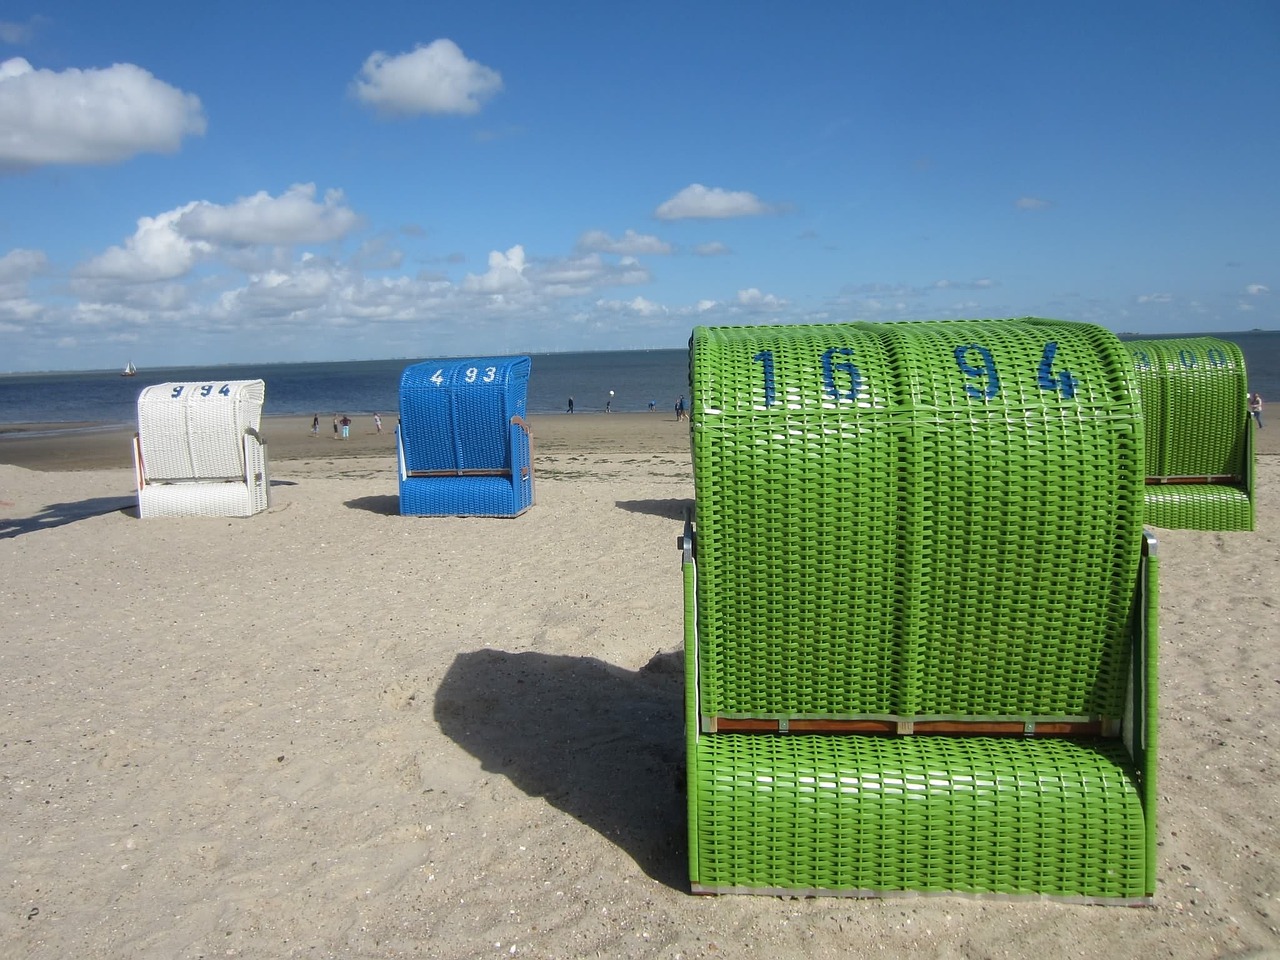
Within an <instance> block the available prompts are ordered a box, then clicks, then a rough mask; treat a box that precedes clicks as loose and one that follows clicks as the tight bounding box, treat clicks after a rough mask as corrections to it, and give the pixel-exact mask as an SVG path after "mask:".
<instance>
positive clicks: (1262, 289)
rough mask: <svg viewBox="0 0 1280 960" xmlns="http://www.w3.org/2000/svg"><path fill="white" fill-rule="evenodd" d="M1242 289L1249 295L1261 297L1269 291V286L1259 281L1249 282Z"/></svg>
mask: <svg viewBox="0 0 1280 960" xmlns="http://www.w3.org/2000/svg"><path fill="white" fill-rule="evenodd" d="M1244 291H1245V293H1247V294H1249V296H1251V297H1263V296H1266V295H1267V294H1268V293H1270V292H1271V288H1270V287H1268V286H1265V285H1264V284H1261V283H1251V284H1249V285H1248V286H1247V287H1245V288H1244Z"/></svg>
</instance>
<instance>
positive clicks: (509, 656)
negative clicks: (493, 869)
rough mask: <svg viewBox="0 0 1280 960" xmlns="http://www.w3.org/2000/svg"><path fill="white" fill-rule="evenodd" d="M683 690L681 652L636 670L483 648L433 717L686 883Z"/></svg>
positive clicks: (656, 870)
mask: <svg viewBox="0 0 1280 960" xmlns="http://www.w3.org/2000/svg"><path fill="white" fill-rule="evenodd" d="M683 696H684V682H683V653H682V652H674V653H659V654H656V655H655V656H654V657H653V659H652V660H650V661H649V663H647V664H646V665H645V666H644V667H642V668H641V669H639V670H637V671H635V672H634V673H633V672H631V671H628V670H624V669H621V668H618V667H615V666H612V665H611V664H608V663H605V662H603V661H601V660H596V659H593V658H591V657H567V656H553V655H551V654H544V653H536V652H528V653H506V652H503V651H501V650H477V651H474V652H472V653H463V654H459V655H458V657H457V658H456V659H455V660H454V661H453V664H452V665H451V666H450V667H449V670H448V672H447V673H446V674H445V676H444V679H443V680H442V682H441V684H440V688H439V691H438V692H437V694H436V700H435V718H436V722H437V723H439V724H440V729H441V730H443V731H444V733H445V734H446V735H447V736H448V737H450V738H451V739H452V740H453V741H454V742H455V743H457V744H458V745H459V746H461V747H462V748H463V749H465V750H466V751H467V752H468V753H470V754H472V755H473V756H475V757H476V758H478V759H479V760H480V762H481V763H482V764H483V766H484V769H485V770H488V771H491V772H493V773H498V774H501V775H502V776H504V777H506V778H507V779H509V780H510V781H511V782H512V783H513V784H515V785H516V786H517V787H519V788H520V789H521V790H523V791H524V792H525V793H527V794H529V795H530V796H537V797H543V798H545V799H546V800H547V802H548V803H550V804H552V805H553V806H555V807H557V808H558V809H560V810H563V811H564V812H565V813H568V814H569V815H570V816H572V817H574V818H576V819H577V820H579V821H581V822H582V823H585V824H586V825H587V826H589V827H591V828H592V829H593V830H595V831H597V832H598V833H600V834H601V835H603V836H604V837H606V838H607V839H609V840H610V841H611V842H613V843H615V844H617V845H618V846H619V847H621V848H622V849H623V850H625V851H626V852H627V853H628V854H629V855H630V856H631V857H632V859H634V860H635V862H636V863H637V864H638V865H639V866H640V868H641V869H642V870H643V871H644V872H645V873H646V874H648V875H649V876H650V877H652V878H653V879H655V880H657V881H659V882H660V883H664V884H666V885H667V886H670V887H673V888H675V889H679V890H685V889H687V888H688V872H687V867H686V860H685V850H686V839H685V816H684V721H683V707H682V700H683Z"/></svg>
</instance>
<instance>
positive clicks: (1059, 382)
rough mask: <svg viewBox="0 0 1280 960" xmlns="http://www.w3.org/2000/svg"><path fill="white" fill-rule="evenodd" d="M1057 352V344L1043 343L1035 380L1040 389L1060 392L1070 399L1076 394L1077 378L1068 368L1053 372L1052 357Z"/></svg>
mask: <svg viewBox="0 0 1280 960" xmlns="http://www.w3.org/2000/svg"><path fill="white" fill-rule="evenodd" d="M1057 354H1058V345H1057V344H1056V343H1053V342H1050V343H1046V344H1045V345H1044V353H1043V354H1042V355H1041V357H1040V369H1039V371H1038V372H1037V373H1036V381H1037V382H1038V383H1039V384H1040V389H1041V390H1048V391H1049V392H1050V393H1060V394H1062V396H1063V397H1064V398H1065V399H1067V400H1071V399H1074V397H1075V395H1076V384H1077V380H1076V378H1075V377H1073V376H1072V375H1071V371H1070V370H1059V371H1058V372H1057V373H1054V372H1053V358H1054V357H1055V356H1057Z"/></svg>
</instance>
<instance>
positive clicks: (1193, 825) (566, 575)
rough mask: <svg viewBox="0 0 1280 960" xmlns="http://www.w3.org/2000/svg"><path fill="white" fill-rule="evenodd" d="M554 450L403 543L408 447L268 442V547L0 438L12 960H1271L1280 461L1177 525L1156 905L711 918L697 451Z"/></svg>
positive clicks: (65, 457)
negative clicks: (1190, 523) (692, 718)
mask: <svg viewBox="0 0 1280 960" xmlns="http://www.w3.org/2000/svg"><path fill="white" fill-rule="evenodd" d="M534 421H535V422H534V430H535V439H536V442H537V448H536V449H537V497H538V502H537V505H536V506H535V507H534V508H533V509H532V510H531V511H529V513H527V514H526V515H525V516H523V517H521V518H518V519H515V520H467V519H427V518H402V517H400V516H398V515H397V514H396V510H397V500H396V483H395V476H394V458H393V455H392V447H391V444H392V443H393V441H392V439H391V437H390V425H388V428H387V430H386V432H385V433H384V434H383V435H382V436H380V437H379V436H375V435H371V434H369V433H368V431H369V430H371V427H369V426H368V425H365V424H360V423H357V425H356V426H355V427H354V428H353V433H354V434H355V436H354V437H353V439H352V440H351V441H347V442H344V441H335V440H332V439H330V438H329V437H326V436H324V435H323V429H322V437H321V438H320V439H312V438H310V437H309V436H307V433H308V431H309V422H306V421H295V420H293V419H286V420H282V421H278V422H277V421H273V422H272V423H271V424H269V425H268V428H267V434H268V439H269V441H270V451H271V455H272V475H273V479H274V482H275V487H274V490H273V497H274V505H273V507H272V508H271V510H270V511H269V512H268V513H266V514H264V515H260V516H257V517H254V518H251V519H247V520H218V519H191V520H152V521H147V522H140V521H139V520H137V519H136V514H135V511H134V510H133V509H132V506H131V505H132V489H133V488H132V470H131V467H130V461H129V454H128V440H127V435H125V434H121V433H118V432H117V433H114V434H102V435H93V436H91V437H89V438H88V439H86V438H85V437H84V436H83V435H75V436H70V437H68V436H62V437H55V438H28V439H25V440H15V439H12V438H6V439H2V440H0V463H3V464H5V465H0V564H2V567H0V568H2V569H3V570H4V572H5V575H6V581H5V586H4V590H3V592H2V593H0V597H2V598H3V600H2V602H0V614H2V616H0V677H2V678H3V681H2V682H3V696H2V697H0V701H2V702H3V712H2V714H0V748H2V749H3V754H2V755H0V759H2V761H3V762H2V769H3V776H4V787H5V789H4V795H3V802H4V808H3V824H4V829H3V833H2V834H0V880H2V881H3V882H2V883H0V897H2V898H3V899H2V900H0V956H4V957H24V958H25V957H31V958H50V960H53V958H57V960H61V958H65V957H129V958H134V957H147V958H150V957H157V958H196V957H207V958H212V957H231V956H241V957H255V958H258V957H294V956H297V957H370V958H374V957H397V956H421V957H442V958H455V957H498V956H503V957H507V956H527V957H565V958H576V957H595V956H602V957H659V958H677V957H687V958H695V957H696V958H709V957H725V958H738V957H747V958H755V957H759V958H766V957H767V958H783V957H832V958H836V957H839V958H845V957H852V956H885V957H930V958H960V957H1005V956H1010V957H1027V956H1040V957H1059V956H1071V957H1104V956H1105V957H1177V958H1183V957H1186V958H1201V957H1220V956H1232V957H1236V956H1263V955H1280V953H1278V951H1280V932H1278V931H1280V844H1278V843H1277V822H1278V821H1277V818H1278V817H1280V787H1277V781H1278V780H1280V762H1278V760H1280V728H1278V727H1277V718H1278V717H1280V629H1278V625H1280V618H1278V616H1277V602H1278V597H1277V591H1276V588H1275V582H1276V577H1277V575H1278V574H1280V545H1278V543H1277V533H1278V532H1280V527H1278V523H1277V511H1278V510H1280V504H1277V503H1276V502H1275V500H1274V498H1272V497H1271V496H1270V491H1271V490H1273V489H1275V488H1276V484H1277V482H1280V457H1275V456H1263V457H1260V459H1259V467H1258V479H1259V486H1260V489H1261V492H1260V497H1259V513H1258V520H1259V522H1258V529H1257V531H1256V532H1254V533H1229V534H1218V533H1193V532H1183V531H1161V557H1162V568H1161V576H1162V582H1161V604H1160V606H1161V653H1160V656H1161V686H1160V696H1161V726H1160V731H1159V732H1160V738H1161V745H1160V766H1161V781H1160V795H1161V798H1162V800H1161V802H1162V806H1161V809H1160V836H1161V842H1160V865H1159V889H1158V892H1157V899H1156V905H1155V906H1154V907H1151V908H1139V909H1124V908H1115V907H1082V906H1071V905H1064V904H1057V903H1042V902H1032V903H1009V902H993V901H977V900H968V899H963V898H959V897H940V898H933V899H889V900H865V901H848V900H830V899H817V900H789V899H777V898H768V897H720V898H704V897H693V896H690V895H689V893H688V892H687V874H686V864H685V860H684V849H685V844H684V813H683V797H684V792H683V785H682V782H681V775H682V774H681V770H682V758H683V735H682V705H681V700H682V691H683V677H682V674H681V668H680V654H679V650H680V647H681V644H682V622H681V589H680V567H679V555H678V552H677V550H676V537H677V535H678V533H679V532H680V527H681V522H680V517H681V514H682V512H683V510H684V509H685V507H686V506H687V505H689V504H690V503H691V502H692V497H693V483H692V479H691V470H690V463H689V451H688V442H687V441H688V434H687V430H686V429H685V427H684V425H683V424H676V423H674V422H673V421H672V420H671V418H670V416H669V415H667V416H665V417H664V416H663V415H661V414H656V415H652V416H649V415H643V414H640V415H615V416H612V417H605V416H603V415H599V416H575V417H565V416H559V417H545V418H534ZM327 426H328V425H327V424H324V423H322V428H324V427H327ZM1264 432H1265V433H1268V434H1269V433H1270V431H1264ZM104 438H110V439H109V442H108V441H107V439H104ZM121 445H123V447H121ZM20 448H21V451H20ZM15 451H20V452H21V456H18V455H17V453H15ZM33 451H34V452H33ZM41 451H43V453H42V452H41ZM55 451H58V452H56V453H55ZM95 451H96V452H95ZM24 458H25V459H24ZM98 458H105V459H98ZM14 463H21V464H25V465H21V466H15V465H12V464H14ZM69 465H74V466H76V467H80V468H84V469H77V470H68V469H66V467H67V466H69ZM31 467H41V468H43V469H39V470H36V469H31Z"/></svg>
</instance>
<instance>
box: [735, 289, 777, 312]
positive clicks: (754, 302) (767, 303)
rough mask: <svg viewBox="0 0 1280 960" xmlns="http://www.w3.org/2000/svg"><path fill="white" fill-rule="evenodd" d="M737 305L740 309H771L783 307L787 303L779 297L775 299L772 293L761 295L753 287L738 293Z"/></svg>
mask: <svg viewBox="0 0 1280 960" xmlns="http://www.w3.org/2000/svg"><path fill="white" fill-rule="evenodd" d="M738 305H739V306H742V307H753V308H754V307H764V308H767V309H772V308H775V307H785V306H786V305H787V301H786V300H783V299H782V298H781V297H775V296H774V295H773V294H772V293H761V292H760V291H759V290H757V289H756V288H755V287H748V288H747V289H746V290H739V291H738Z"/></svg>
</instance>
